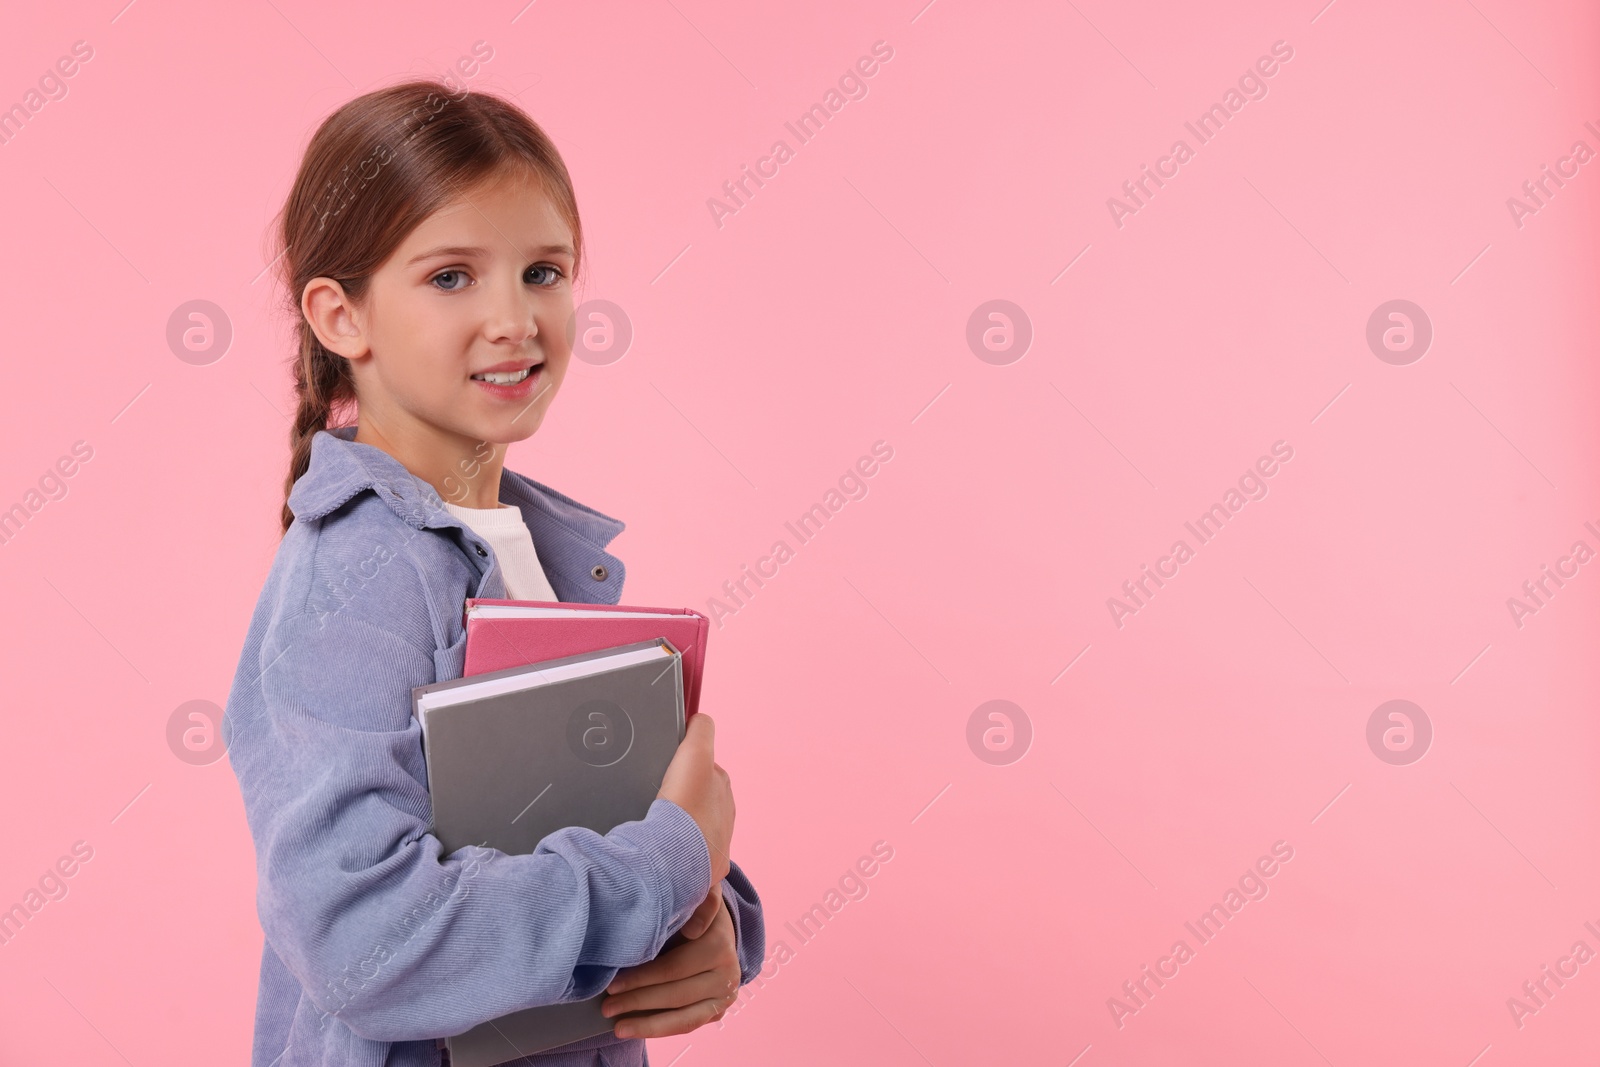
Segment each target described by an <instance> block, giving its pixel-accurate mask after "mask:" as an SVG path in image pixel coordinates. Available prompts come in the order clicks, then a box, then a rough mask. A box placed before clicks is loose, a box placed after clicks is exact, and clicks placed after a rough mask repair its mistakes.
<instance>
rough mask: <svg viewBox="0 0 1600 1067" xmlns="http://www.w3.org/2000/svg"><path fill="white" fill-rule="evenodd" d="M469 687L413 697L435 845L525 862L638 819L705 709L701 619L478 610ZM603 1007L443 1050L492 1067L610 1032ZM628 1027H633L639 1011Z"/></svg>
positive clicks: (470, 1034) (547, 1009) (598, 608)
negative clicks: (559, 839) (562, 842)
mask: <svg viewBox="0 0 1600 1067" xmlns="http://www.w3.org/2000/svg"><path fill="white" fill-rule="evenodd" d="M465 613H466V629H467V647H466V661H465V662H466V665H465V670H464V672H463V675H462V677H460V678H457V679H454V680H451V681H446V682H435V683H433V684H431V685H424V686H418V687H417V688H415V689H414V690H412V712H413V714H414V715H415V716H416V718H417V721H418V722H419V723H420V724H421V726H422V744H423V755H424V757H425V759H426V762H427V768H428V791H429V793H431V794H432V800H433V826H432V827H431V830H432V833H433V834H434V835H435V836H436V837H438V838H439V841H440V843H441V844H442V845H443V850H444V853H445V854H447V855H448V854H449V853H451V852H454V851H456V850H457V849H460V848H463V847H465V846H467V845H479V846H484V847H488V848H494V849H499V850H500V851H502V852H506V853H510V854H513V855H520V854H526V853H531V852H533V851H534V849H535V848H537V847H538V844H539V842H540V841H542V840H543V839H544V838H545V837H547V836H549V835H550V834H552V833H554V832H555V831H557V830H560V829H562V828H564V827H568V826H582V827H586V828H588V829H590V830H593V831H594V832H595V833H598V834H605V833H608V832H609V831H610V830H611V829H612V828H613V827H615V826H617V825H618V824H620V823H624V822H630V821H632V820H635V819H643V818H644V817H645V816H646V815H647V814H648V813H649V810H650V805H651V803H652V802H654V800H655V798H656V794H657V793H658V792H659V791H660V789H661V782H662V780H663V778H664V777H665V776H666V771H667V765H668V764H669V763H671V762H672V757H673V755H674V753H676V751H677V748H678V743H679V742H680V741H682V740H683V736H684V729H685V723H686V722H687V721H688V716H690V715H693V714H694V713H695V711H696V710H697V707H698V705H699V699H700V677H701V671H702V668H703V666H704V663H705V644H706V634H707V632H708V620H707V618H706V616H704V615H702V614H700V613H699V612H697V611H693V610H691V609H687V608H679V609H673V608H645V607H625V606H621V605H609V604H562V603H553V602H544V601H514V600H489V599H477V598H474V599H470V600H468V601H467V602H466V606H465ZM605 996H606V994H604V993H601V994H599V995H597V996H594V997H591V998H589V999H587V1000H580V1001H572V1002H568V1003H563V1004H548V1005H541V1006H539V1007H534V1008H529V1009H527V1010H525V1011H520V1012H515V1013H513V1014H510V1015H505V1016H501V1017H500V1018H498V1019H493V1020H491V1021H489V1022H485V1023H483V1024H481V1025H479V1026H476V1027H474V1028H472V1029H471V1030H468V1031H467V1032H466V1033H464V1034H459V1035H456V1036H454V1037H450V1038H446V1039H445V1047H446V1048H447V1049H449V1052H450V1063H451V1067H492V1065H494V1064H500V1063H504V1062H505V1061H507V1060H514V1059H516V1058H517V1057H519V1056H527V1055H531V1054H532V1053H535V1052H542V1051H544V1050H546V1049H551V1048H555V1047H557V1046H559V1045H565V1044H568V1043H570V1042H573V1041H578V1040H582V1039H583V1038H587V1037H594V1036H596V1035H598V1034H603V1033H607V1032H609V1031H610V1030H611V1029H612V1027H613V1026H615V1025H616V1021H617V1020H616V1019H615V1018H611V1019H608V1018H606V1017H605V1016H604V1015H601V1014H600V1005H601V1002H602V1001H603V1000H604V999H605ZM630 1014H631V1013H630Z"/></svg>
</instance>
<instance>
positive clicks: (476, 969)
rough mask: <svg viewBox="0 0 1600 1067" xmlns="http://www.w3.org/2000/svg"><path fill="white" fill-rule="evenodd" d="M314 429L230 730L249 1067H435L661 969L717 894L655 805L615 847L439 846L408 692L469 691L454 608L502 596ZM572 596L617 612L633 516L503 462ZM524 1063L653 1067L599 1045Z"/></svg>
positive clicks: (469, 552)
mask: <svg viewBox="0 0 1600 1067" xmlns="http://www.w3.org/2000/svg"><path fill="white" fill-rule="evenodd" d="M354 436H355V430H354V428H353V427H339V428H335V429H333V430H326V431H322V432H319V433H317V434H316V435H315V437H314V438H313V441H312V447H311V463H310V467H309V469H307V471H306V473H305V474H304V475H303V476H301V478H300V479H299V480H298V481H296V482H295V484H294V489H293V490H292V491H291V493H290V495H289V506H290V509H291V510H292V511H293V512H294V515H295V521H294V523H293V524H292V525H291V526H290V527H289V530H288V532H287V533H285V534H284V537H283V541H282V543H281V544H280V545H279V547H278V551H277V555H276V557H275V558H274V559H273V562H272V567H271V569H270V571H269V572H268V574H267V580H266V584H265V586H264V588H263V589H262V590H261V597H260V599H259V600H258V601H257V603H256V607H255V612H254V614H253V615H252V616H251V619H250V626H249V631H248V633H247V635H246V637H245V643H244V650H243V652H242V654H241V655H240V657H239V665H238V670H237V673H236V675H235V677H234V681H233V686H232V688H231V690H230V691H229V694H228V706H227V709H226V713H225V715H224V717H223V738H224V741H225V742H226V744H227V746H228V758H229V761H230V762H231V764H232V766H233V769H234V773H235V774H236V775H237V776H238V779H239V786H240V789H241V790H242V792H243V795H244V807H245V815H246V818H247V820H248V822H249V824H250V832H251V835H252V836H253V837H254V839H255V846H256V871H257V880H258V884H257V899H256V903H257V912H258V914H259V916H260V919H261V927H262V930H263V931H264V933H265V935H266V940H265V944H264V945H263V947H262V953H261V985H260V992H259V994H258V999H257V1003H256V1019H255V1040H254V1044H253V1050H252V1056H251V1064H252V1067H313V1065H316V1067H438V1065H439V1064H440V1062H441V1053H440V1050H439V1047H438V1041H437V1039H439V1038H442V1037H445V1036H447V1035H451V1034H458V1033H463V1032H465V1031H466V1030H468V1029H471V1028H472V1027H473V1026H476V1025H478V1024H479V1023H482V1022H483V1021H485V1020H487V1019H493V1018H496V1017H498V1016H501V1015H505V1014H507V1013H509V1012H513V1011H519V1010H521V1009H523V1008H528V1007H532V1006H534V1005H538V1004H550V1003H555V1002H558V1001H570V1000H581V999H584V998H586V997H591V996H594V995H595V994H597V993H600V992H601V991H603V990H604V989H605V987H606V986H607V985H609V984H610V982H611V980H612V979H613V978H614V977H616V974H617V971H618V970H620V969H622V968H624V967H631V966H636V965H638V964H641V963H644V962H647V961H648V960H651V959H653V958H654V957H655V956H656V955H657V954H658V953H659V952H660V951H661V949H662V947H663V945H664V943H665V942H666V940H667V938H669V937H670V936H671V935H672V934H673V933H674V932H676V931H677V930H678V928H679V927H681V926H682V925H683V924H684V923H685V922H687V921H688V919H689V916H690V915H691V914H692V913H693V912H694V909H695V908H696V907H697V906H698V905H699V904H700V902H701V901H702V900H704V899H705V896H706V893H707V892H709V890H710V881H711V871H710V863H709V858H708V855H707V850H706V841H705V836H704V835H703V834H702V833H701V832H700V828H699V826H698V825H696V823H695V821H694V819H692V818H691V817H690V816H689V814H688V812H686V811H684V810H683V809H682V808H681V807H679V806H678V805H677V804H675V803H673V802H672V801H670V800H665V799H662V798H657V799H656V800H655V801H654V802H653V803H652V804H651V805H650V810H649V813H648V814H647V816H646V817H645V818H643V819H640V820H635V821H633V822H627V823H623V824H622V825H621V826H618V827H617V828H615V829H614V830H612V831H611V832H610V833H608V834H604V835H601V834H597V833H594V832H593V831H591V830H587V829H583V828H581V827H568V828H566V829H564V830H559V831H557V832H556V833H553V834H551V835H550V836H548V837H546V838H545V839H544V840H543V841H541V842H540V843H539V847H538V849H537V850H536V851H535V852H533V853H532V854H530V855H522V856H511V855H507V854H505V853H503V852H500V851H498V850H496V849H489V848H479V847H475V846H468V847H466V848H462V849H458V850H457V851H455V852H452V853H450V854H448V855H443V854H441V848H442V846H441V845H440V842H439V839H438V838H436V837H434V836H433V835H432V834H430V833H429V832H428V826H429V823H430V819H431V816H432V806H431V804H430V802H429V797H428V787H427V771H426V767H425V764H424V761H423V752H422V736H421V731H420V727H419V726H418V724H417V722H416V720H415V718H414V717H413V716H412V713H411V690H412V688H413V687H414V686H419V685H426V684H428V683H430V682H435V681H445V680H448V679H452V678H459V677H461V673H462V666H463V662H464V653H465V647H466V631H465V628H464V624H463V620H462V606H463V601H464V600H465V599H466V598H467V597H469V596H474V597H492V598H503V597H505V582H504V578H503V576H502V574H501V571H500V568H499V565H498V563H497V561H496V559H495V556H494V552H493V550H492V549H491V548H490V546H489V545H488V544H487V543H486V542H485V541H484V540H483V539H482V538H481V537H479V536H478V535H477V534H476V533H474V532H473V531H472V530H471V529H470V528H469V527H467V526H466V525H465V524H463V523H462V522H461V521H460V520H459V519H457V518H456V517H455V516H453V515H451V514H450V513H449V511H448V510H447V509H446V508H445V507H444V506H443V501H442V500H441V499H440V497H439V495H438V493H436V492H435V491H434V489H433V487H432V486H430V485H428V483H426V482H424V481H422V480H421V479H419V478H417V477H416V476H414V475H412V474H411V473H410V472H409V471H408V470H406V468H405V467H404V466H403V465H402V464H401V463H400V462H399V461H398V460H396V459H395V458H394V457H392V456H390V455H389V454H388V453H387V452H384V451H383V450H382V449H379V448H374V447H373V446H371V445H365V444H358V443H356V441H355V440H354ZM500 500H501V501H502V502H504V503H506V504H510V505H512V506H514V507H517V508H519V509H520V510H521V512H522V516H523V519H524V521H525V522H526V523H527V524H528V528H529V531H530V533H531V534H532V536H533V540H534V543H535V544H537V545H538V546H539V553H540V558H541V559H542V560H543V562H544V568H545V574H546V577H547V578H548V579H549V581H550V585H551V587H552V588H553V589H554V590H555V592H556V595H557V597H558V598H559V599H561V600H563V601H568V602H577V603H591V604H616V603H618V602H619V601H620V599H621V595H622V581H623V574H624V568H623V564H622V561H621V560H619V559H617V558H616V557H615V556H613V555H611V554H610V553H608V552H606V550H605V546H606V545H607V544H609V543H610V542H611V540H612V539H613V538H615V537H616V535H617V534H618V533H620V532H621V531H622V529H623V523H622V522H620V521H618V520H617V519H614V518H611V517H610V516H608V515H604V514H601V513H600V512H598V511H596V510H594V509H593V508H590V507H587V506H586V505H583V504H580V503H578V502H577V501H575V500H573V499H572V498H571V497H568V496H565V495H563V494H562V493H559V492H557V491H556V490H554V489H551V488H549V487H548V486H545V485H541V484H540V483H538V482H535V481H533V480H532V479H530V478H527V477H524V476H523V475H520V474H517V473H516V472H514V471H510V470H504V471H502V474H501V479H500ZM721 891H722V896H723V899H724V901H725V902H726V904H727V907H728V910H729V912H730V913H731V914H732V916H733V921H734V927H735V930H736V931H737V937H738V946H739V966H740V972H741V974H740V984H741V985H742V984H744V983H747V982H749V981H750V980H751V979H753V978H754V977H755V975H756V972H757V971H758V970H759V969H760V967H761V963H762V958H763V957H764V956H765V954H766V935H765V928H764V923H763V919H762V910H761V901H760V898H759V897H758V896H757V894H756V890H755V887H754V886H753V885H752V884H751V883H750V880H749V879H748V878H747V877H746V876H745V874H744V872H743V871H742V870H740V869H739V867H738V865H737V864H731V865H730V870H729V873H728V877H727V878H726V879H724V880H723V882H722V885H721ZM513 1062H514V1063H516V1064H526V1065H529V1067H533V1065H537V1067H596V1065H603V1067H645V1065H647V1063H648V1060H647V1058H646V1056H645V1043H644V1041H642V1040H639V1039H630V1040H626V1041H619V1040H618V1039H617V1038H616V1037H615V1036H614V1035H612V1034H610V1033H607V1034H602V1035H600V1036H599V1037H595V1038H590V1039H588V1040H585V1041H578V1042H574V1043H572V1044H571V1045H566V1046H562V1048H560V1049H553V1050H551V1051H549V1052H546V1053H541V1054H538V1055H535V1056H531V1057H528V1058H525V1059H519V1060H515V1061H513Z"/></svg>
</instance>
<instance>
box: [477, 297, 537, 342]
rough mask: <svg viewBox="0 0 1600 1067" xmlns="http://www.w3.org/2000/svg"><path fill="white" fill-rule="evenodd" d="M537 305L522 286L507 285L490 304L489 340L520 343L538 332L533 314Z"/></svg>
mask: <svg viewBox="0 0 1600 1067" xmlns="http://www.w3.org/2000/svg"><path fill="white" fill-rule="evenodd" d="M537 307H538V303H537V301H536V300H535V299H534V297H533V295H532V294H530V293H528V292H526V291H525V290H524V289H523V287H522V286H520V285H514V286H510V287H507V289H506V290H503V291H502V292H501V294H500V295H499V296H498V297H497V298H496V300H495V301H494V303H493V305H492V310H491V313H490V314H491V319H490V322H489V323H488V332H489V335H490V339H491V340H495V341H507V342H510V343H513V344H521V343H523V342H525V341H527V340H529V339H531V338H533V337H535V336H537V335H538V333H539V322H538V319H537V317H536V315H535V311H536V309H537Z"/></svg>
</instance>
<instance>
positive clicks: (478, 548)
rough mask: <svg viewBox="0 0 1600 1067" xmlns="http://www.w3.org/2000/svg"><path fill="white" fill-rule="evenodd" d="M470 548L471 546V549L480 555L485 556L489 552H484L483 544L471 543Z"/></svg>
mask: <svg viewBox="0 0 1600 1067" xmlns="http://www.w3.org/2000/svg"><path fill="white" fill-rule="evenodd" d="M472 548H473V551H475V552H477V553H478V555H480V556H487V555H488V554H489V553H487V552H485V551H484V550H483V546H482V545H473V546H472Z"/></svg>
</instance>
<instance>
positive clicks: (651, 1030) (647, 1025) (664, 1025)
mask: <svg viewBox="0 0 1600 1067" xmlns="http://www.w3.org/2000/svg"><path fill="white" fill-rule="evenodd" d="M726 1007H727V1003H726V1002H725V1000H724V999H721V998H717V999H712V1000H701V1001H697V1002H695V1003H694V1004H690V1005H689V1006H688V1007H686V1008H679V1009H677V1010H676V1011H663V1012H658V1013H657V1014H655V1015H646V1016H643V1017H641V1018H637V1019H624V1020H622V1021H621V1022H619V1023H618V1024H617V1025H616V1027H615V1033H616V1035H617V1036H618V1037H621V1038H629V1037H669V1036H671V1035H673V1034H687V1033H688V1032H689V1031H691V1030H697V1029H699V1028H700V1027H702V1026H704V1025H705V1024H706V1023H708V1022H710V1021H711V1020H712V1019H715V1018H716V1017H717V1014H718V1013H719V1012H721V1011H722V1010H723V1009H724V1008H726Z"/></svg>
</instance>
